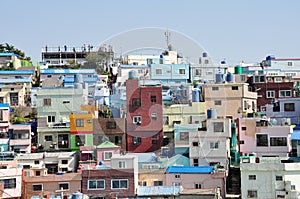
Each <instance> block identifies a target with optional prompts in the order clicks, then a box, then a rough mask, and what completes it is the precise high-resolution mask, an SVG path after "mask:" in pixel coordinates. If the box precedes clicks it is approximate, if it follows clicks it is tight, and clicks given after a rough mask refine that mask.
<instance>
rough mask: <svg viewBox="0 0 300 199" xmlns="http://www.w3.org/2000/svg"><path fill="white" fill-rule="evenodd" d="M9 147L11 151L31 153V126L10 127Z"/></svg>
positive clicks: (16, 125)
mask: <svg viewBox="0 0 300 199" xmlns="http://www.w3.org/2000/svg"><path fill="white" fill-rule="evenodd" d="M9 146H10V150H11V151H15V152H22V153H30V152H31V125H27V124H14V125H10V126H9Z"/></svg>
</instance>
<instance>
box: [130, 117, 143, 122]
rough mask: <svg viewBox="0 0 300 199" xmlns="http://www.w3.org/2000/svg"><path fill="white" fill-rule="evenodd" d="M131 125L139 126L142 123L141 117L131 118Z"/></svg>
mask: <svg viewBox="0 0 300 199" xmlns="http://www.w3.org/2000/svg"><path fill="white" fill-rule="evenodd" d="M132 123H133V124H141V123H142V117H141V116H133V121H132Z"/></svg>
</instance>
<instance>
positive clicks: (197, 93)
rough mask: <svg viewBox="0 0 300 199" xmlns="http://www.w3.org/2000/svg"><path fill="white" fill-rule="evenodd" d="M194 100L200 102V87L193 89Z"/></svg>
mask: <svg viewBox="0 0 300 199" xmlns="http://www.w3.org/2000/svg"><path fill="white" fill-rule="evenodd" d="M192 102H200V89H199V88H194V89H193V92H192Z"/></svg>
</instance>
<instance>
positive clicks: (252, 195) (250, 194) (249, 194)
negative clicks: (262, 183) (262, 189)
mask: <svg viewBox="0 0 300 199" xmlns="http://www.w3.org/2000/svg"><path fill="white" fill-rule="evenodd" d="M247 197H248V198H257V191H256V190H248V192H247Z"/></svg>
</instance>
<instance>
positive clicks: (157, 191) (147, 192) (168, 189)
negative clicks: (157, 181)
mask: <svg viewBox="0 0 300 199" xmlns="http://www.w3.org/2000/svg"><path fill="white" fill-rule="evenodd" d="M180 191H181V188H180V187H174V186H145V187H144V186H140V187H139V188H138V190H137V195H138V196H160V195H161V196H164V195H178V194H179V193H180Z"/></svg>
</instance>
